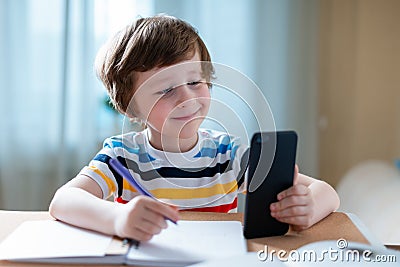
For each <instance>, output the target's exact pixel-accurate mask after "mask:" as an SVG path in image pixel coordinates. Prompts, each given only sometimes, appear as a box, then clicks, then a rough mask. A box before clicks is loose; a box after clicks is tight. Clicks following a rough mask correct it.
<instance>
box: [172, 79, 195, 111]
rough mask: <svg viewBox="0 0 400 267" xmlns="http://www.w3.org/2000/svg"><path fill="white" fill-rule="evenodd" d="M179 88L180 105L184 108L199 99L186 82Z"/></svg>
mask: <svg viewBox="0 0 400 267" xmlns="http://www.w3.org/2000/svg"><path fill="white" fill-rule="evenodd" d="M177 89H178V90H179V93H178V95H179V99H178V106H179V107H181V108H183V107H188V106H191V105H194V104H195V103H196V101H197V96H196V94H195V92H194V91H193V90H192V89H190V88H189V87H188V86H187V85H186V84H184V85H182V86H180V87H179V88H177Z"/></svg>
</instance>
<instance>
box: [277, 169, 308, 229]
mask: <svg viewBox="0 0 400 267" xmlns="http://www.w3.org/2000/svg"><path fill="white" fill-rule="evenodd" d="M297 178H298V167H297V165H296V167H295V173H294V185H293V186H292V187H290V188H288V189H287V190H284V191H282V192H280V193H279V194H278V196H277V198H278V202H275V203H272V204H271V205H270V209H271V216H272V217H274V218H275V219H277V220H278V221H281V222H284V223H288V224H291V226H292V229H293V230H295V231H299V230H304V229H307V228H309V227H310V226H311V225H312V222H313V215H314V209H315V201H314V199H313V196H312V194H311V190H310V188H308V186H306V185H304V184H299V183H297V180H298V179H297Z"/></svg>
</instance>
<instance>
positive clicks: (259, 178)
mask: <svg viewBox="0 0 400 267" xmlns="http://www.w3.org/2000/svg"><path fill="white" fill-rule="evenodd" d="M296 148H297V134H296V132H294V131H277V132H261V133H260V132H259V133H256V134H254V136H253V138H252V140H251V146H250V156H249V165H248V166H249V169H248V183H247V193H246V204H245V211H244V229H243V234H244V236H245V238H248V239H249V238H258V237H267V236H276V235H283V234H285V233H286V232H287V231H288V229H289V225H288V224H286V223H282V222H279V221H278V220H276V219H275V218H273V217H272V216H271V215H270V204H271V203H273V202H276V201H277V195H278V194H279V193H280V192H282V191H283V190H285V189H288V188H289V187H291V186H292V185H293V176H294V166H295V162H296Z"/></svg>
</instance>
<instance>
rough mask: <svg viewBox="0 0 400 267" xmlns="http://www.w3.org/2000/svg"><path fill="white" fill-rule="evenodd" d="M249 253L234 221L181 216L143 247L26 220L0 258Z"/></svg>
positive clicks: (166, 261) (138, 261)
mask: <svg viewBox="0 0 400 267" xmlns="http://www.w3.org/2000/svg"><path fill="white" fill-rule="evenodd" d="M245 253H246V243H245V240H244V238H243V236H242V225H241V223H240V222H235V221H179V224H178V225H173V224H172V223H171V224H169V227H168V228H167V229H165V230H163V231H162V232H161V233H160V234H159V235H156V236H154V237H153V239H151V240H150V241H148V242H141V243H140V244H139V246H136V245H124V244H123V242H122V240H119V239H115V238H113V237H111V236H107V235H102V234H99V233H97V232H93V231H88V230H84V229H81V228H77V227H74V226H71V225H68V224H65V223H62V222H59V221H52V220H42V221H27V222H24V223H22V224H21V225H20V226H19V227H18V228H17V229H16V230H15V231H14V232H12V233H11V234H10V235H9V236H8V237H7V238H6V239H5V240H4V241H3V242H2V243H1V244H0V260H12V261H28V262H50V263H81V264H85V263H96V264H128V265H143V266H146V265H147V266H149V265H150V266H186V265H189V264H193V263H198V262H202V261H205V260H213V259H218V258H229V257H232V256H239V255H243V254H245Z"/></svg>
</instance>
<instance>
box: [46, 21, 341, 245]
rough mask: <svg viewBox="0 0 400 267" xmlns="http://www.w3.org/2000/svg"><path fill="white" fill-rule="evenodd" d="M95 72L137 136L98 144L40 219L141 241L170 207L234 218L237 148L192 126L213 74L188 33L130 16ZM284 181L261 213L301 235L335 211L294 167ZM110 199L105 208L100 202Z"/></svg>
mask: <svg viewBox="0 0 400 267" xmlns="http://www.w3.org/2000/svg"><path fill="white" fill-rule="evenodd" d="M200 61H201V62H202V63H201V62H200ZM207 62H209V63H210V64H206V63H207ZM96 66H97V74H98V76H99V77H100V78H101V80H102V81H103V83H104V85H105V86H106V88H107V90H108V93H109V95H110V98H111V100H112V102H113V104H114V106H115V107H116V108H117V109H118V110H119V111H120V112H121V113H123V114H125V115H126V116H128V117H129V118H135V119H136V120H142V121H144V122H145V123H146V126H147V129H146V130H144V131H142V132H138V133H135V132H132V133H126V134H123V135H120V136H116V137H112V138H109V139H107V140H106V141H105V142H104V147H103V149H102V150H101V151H100V152H99V153H98V154H97V155H96V157H95V158H94V159H93V160H92V161H91V162H90V163H89V166H87V167H85V168H83V169H82V171H81V172H80V173H79V174H78V175H77V177H75V178H74V179H72V180H71V181H69V182H68V183H67V184H65V185H64V186H62V187H61V188H60V189H59V190H58V191H57V192H56V194H55V196H54V198H53V200H52V202H51V204H50V208H49V210H50V214H51V215H52V216H54V217H55V218H57V219H59V220H62V221H65V222H67V223H70V224H73V225H77V226H80V227H84V228H88V229H92V230H96V231H99V232H103V233H106V234H111V235H118V236H120V237H129V238H134V239H136V240H149V239H151V238H152V236H153V235H155V234H158V233H160V231H161V230H162V229H165V228H166V227H167V223H166V221H165V218H170V219H171V220H174V221H177V220H178V219H179V212H178V208H177V207H179V208H180V209H181V210H197V211H217V212H232V211H233V212H234V211H236V207H237V194H238V193H239V192H242V191H244V188H245V182H244V179H243V178H242V177H243V176H244V175H243V173H245V166H246V164H243V162H242V161H243V159H244V158H246V157H245V156H244V155H245V154H246V151H247V148H246V147H244V146H242V145H240V144H239V141H238V139H236V138H234V137H232V136H229V135H227V134H226V133H221V132H217V131H213V130H203V129H199V126H200V124H201V122H202V121H203V120H204V117H205V116H206V115H207V112H208V108H209V104H210V87H211V86H210V80H211V78H212V75H213V68H212V65H211V58H210V55H209V53H208V50H207V48H206V47H205V45H204V43H203V41H202V40H201V39H200V37H199V36H198V34H197V32H196V31H195V29H194V28H193V27H191V26H190V25H189V24H187V23H186V22H184V21H181V20H179V19H176V18H173V17H169V16H155V17H150V18H143V19H139V20H138V21H136V23H134V24H133V25H130V26H128V27H126V28H125V29H124V30H122V31H120V32H119V33H117V35H116V36H115V37H114V39H112V40H111V41H110V42H109V43H108V44H107V45H106V46H105V47H104V48H103V49H102V50H101V52H100V53H99V54H98V56H97V58H96ZM171 66H172V67H171ZM110 158H118V159H119V160H120V161H121V162H123V163H125V164H126V165H128V167H129V168H130V170H131V171H132V172H133V175H134V177H135V179H138V180H139V181H140V182H141V183H142V184H143V185H144V186H145V187H146V188H147V189H149V191H151V193H152V194H153V195H155V197H156V198H158V199H163V200H164V201H165V202H166V203H169V204H166V203H163V202H161V201H156V200H154V199H151V198H149V197H145V196H140V195H138V194H137V192H136V191H135V190H134V189H133V188H132V187H130V186H129V184H128V183H126V181H125V180H124V179H123V178H122V177H121V176H119V175H118V174H117V173H116V172H115V171H114V170H113V169H112V168H111V167H110V166H109V163H108V161H109V159H110ZM294 180H295V182H294V186H292V187H291V188H289V189H288V190H285V191H283V192H281V193H280V194H279V195H278V202H276V203H273V204H272V205H271V207H270V209H271V210H270V212H271V214H272V216H274V217H275V218H277V219H278V220H280V221H282V222H286V223H289V224H291V225H292V227H293V228H294V229H297V230H300V229H306V228H308V227H310V226H311V225H313V224H314V223H316V222H318V221H319V220H321V219H322V218H324V217H325V216H327V215H328V214H329V213H331V212H332V211H334V210H335V209H337V208H338V205H339V199H338V196H337V194H336V192H335V190H334V189H333V188H332V187H331V186H329V185H328V184H326V183H325V182H322V181H319V180H316V179H313V178H311V177H307V176H305V175H302V174H299V173H298V170H297V166H296V171H295V177H294ZM112 194H113V195H114V199H115V201H114V202H110V201H106V200H105V199H107V198H109V197H110V196H111V195H112ZM266 212H268V211H266Z"/></svg>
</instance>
